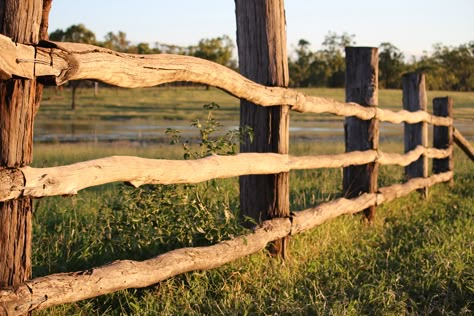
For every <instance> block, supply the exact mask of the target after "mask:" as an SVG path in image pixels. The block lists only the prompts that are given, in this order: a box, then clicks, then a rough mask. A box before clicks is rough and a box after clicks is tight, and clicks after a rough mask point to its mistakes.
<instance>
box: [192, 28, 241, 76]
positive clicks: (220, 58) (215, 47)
mask: <svg viewBox="0 0 474 316" xmlns="http://www.w3.org/2000/svg"><path fill="white" fill-rule="evenodd" d="M234 48H235V45H234V43H233V41H232V39H231V38H230V37H229V36H227V35H223V36H221V37H216V38H206V39H201V40H200V41H199V43H198V45H197V46H196V47H190V48H188V50H189V51H190V55H193V56H195V57H199V58H204V59H207V60H210V61H213V62H216V63H218V64H221V65H224V66H226V67H229V68H232V69H237V63H236V61H235V60H234V59H233V58H232V53H233V50H234Z"/></svg>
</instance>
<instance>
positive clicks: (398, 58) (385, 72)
mask: <svg viewBox="0 0 474 316" xmlns="http://www.w3.org/2000/svg"><path fill="white" fill-rule="evenodd" d="M404 58H405V56H404V55H403V53H402V52H400V50H399V49H398V48H397V47H395V46H394V45H392V44H391V43H388V42H384V43H382V44H380V46H379V86H380V87H381V88H385V89H400V88H401V82H402V74H403V72H404V71H406V66H405V62H404Z"/></svg>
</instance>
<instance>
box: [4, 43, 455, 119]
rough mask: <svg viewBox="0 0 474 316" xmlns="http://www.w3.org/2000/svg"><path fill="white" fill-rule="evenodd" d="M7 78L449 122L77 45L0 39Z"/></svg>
mask: <svg viewBox="0 0 474 316" xmlns="http://www.w3.org/2000/svg"><path fill="white" fill-rule="evenodd" d="M13 77H19V78H27V79H32V78H36V77H38V78H39V79H42V80H43V82H46V83H50V84H56V85H61V84H63V83H65V82H66V81H68V80H80V79H90V80H98V81H102V82H105V83H108V84H111V85H115V86H119V87H125V88H137V87H152V86H156V85H160V84H164V83H170V82H177V81H190V82H195V83H202V84H206V85H210V86H215V87H217V88H219V89H222V90H224V91H226V92H228V93H230V94H232V95H234V96H236V97H238V98H240V99H245V100H247V101H250V102H252V103H255V104H259V105H261V106H275V105H281V104H286V105H289V106H290V107H291V109H292V110H294V111H297V112H306V113H330V114H335V115H339V116H355V117H358V118H360V119H362V120H370V119H373V118H375V119H378V120H379V121H381V122H391V123H402V122H405V123H410V124H413V123H419V122H427V123H430V124H433V125H440V126H450V125H452V123H453V122H452V119H451V118H448V117H440V116H434V115H431V114H429V113H427V112H424V111H417V112H408V111H405V110H402V111H399V112H393V111H390V110H383V109H380V108H366V107H363V106H361V105H359V104H356V103H345V102H338V101H335V100H331V99H326V98H320V97H314V96H307V95H304V94H303V93H301V92H299V91H297V90H293V89H288V88H280V87H266V86H263V85H260V84H257V83H255V82H253V81H251V80H249V79H247V78H245V77H243V76H241V75H240V74H238V73H237V72H235V71H233V70H230V69H229V68H227V67H224V66H222V65H219V64H217V63H213V62H210V61H207V60H204V59H200V58H196V57H190V56H181V55H169V54H157V55H134V54H124V53H118V52H114V51H112V50H108V49H105V48H102V47H97V46H93V45H87V44H78V43H56V42H49V41H43V42H40V44H39V45H37V46H33V45H23V44H18V43H14V42H12V41H11V40H10V38H8V37H6V36H3V35H0V79H3V80H6V79H10V78H13Z"/></svg>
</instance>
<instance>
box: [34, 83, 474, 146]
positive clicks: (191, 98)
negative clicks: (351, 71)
mask: <svg viewBox="0 0 474 316" xmlns="http://www.w3.org/2000/svg"><path fill="white" fill-rule="evenodd" d="M302 91H303V92H304V93H306V94H308V95H315V96H321V97H327V98H332V99H336V100H339V101H344V90H343V89H322V88H318V89H302ZM428 95H429V97H430V99H429V104H431V102H432V101H431V99H432V98H433V97H438V96H446V95H449V96H451V97H452V98H453V99H454V102H455V118H456V119H457V127H458V128H459V129H460V130H462V131H463V132H469V133H470V134H469V135H470V136H474V133H473V132H472V129H471V128H470V126H471V125H473V120H474V93H460V92H446V91H433V92H429V93H428ZM70 97H71V93H70V91H68V90H65V91H63V92H62V93H61V94H56V91H55V90H54V89H46V90H45V93H44V101H43V102H42V104H41V109H40V111H39V112H38V115H37V118H36V129H35V139H36V140H38V141H49V142H55V141H63V140H66V141H77V140H79V141H101V140H103V141H109V140H141V141H151V140H153V141H157V140H162V138H163V135H164V132H165V130H166V128H168V127H173V128H177V129H180V130H181V131H182V132H183V133H189V131H190V127H189V125H190V123H189V122H190V121H191V120H193V119H198V118H200V117H201V116H202V106H203V105H204V104H207V103H210V102H215V103H217V104H219V106H220V110H219V111H218V112H216V119H217V120H218V121H219V122H221V123H222V124H223V125H224V126H226V127H229V128H230V127H233V126H236V125H238V122H239V101H238V99H236V98H234V97H232V96H230V95H228V94H227V93H225V92H223V91H220V90H218V89H214V88H211V89H210V90H206V89H205V88H198V87H157V88H148V89H132V90H130V89H128V90H127V89H120V88H102V89H100V91H99V95H98V96H97V97H94V94H93V89H79V90H78V101H77V103H78V105H77V109H76V110H75V111H72V110H70V103H71V100H70ZM379 103H380V107H382V108H386V109H391V110H400V109H401V108H402V106H401V104H402V94H401V91H400V90H381V91H380V93H379ZM290 117H291V124H290V128H292V133H291V134H292V135H293V136H294V137H299V136H303V135H304V136H306V137H311V136H313V137H318V138H320V137H334V136H335V135H336V136H338V137H339V139H341V140H342V133H343V129H342V123H341V121H342V118H340V117H337V116H334V115H325V114H323V115H313V114H301V113H292V114H291V115H290ZM384 128H385V129H386V130H387V131H386V132H387V133H390V134H400V131H401V125H394V124H386V125H384Z"/></svg>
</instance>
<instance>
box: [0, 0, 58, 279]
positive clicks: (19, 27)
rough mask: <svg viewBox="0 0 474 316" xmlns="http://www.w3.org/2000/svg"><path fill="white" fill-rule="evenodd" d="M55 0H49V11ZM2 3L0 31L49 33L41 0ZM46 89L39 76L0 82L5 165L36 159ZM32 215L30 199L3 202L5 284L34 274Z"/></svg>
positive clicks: (32, 37) (0, 151)
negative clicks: (36, 130)
mask: <svg viewBox="0 0 474 316" xmlns="http://www.w3.org/2000/svg"><path fill="white" fill-rule="evenodd" d="M50 2H51V1H50V0H45V10H48V9H49V6H48V5H47V4H50ZM0 8H1V9H0V33H2V34H4V35H6V36H9V37H11V38H12V39H13V41H15V42H18V43H25V44H36V43H38V42H39V40H40V30H41V34H47V32H44V29H45V27H46V28H47V19H46V20H45V23H44V24H42V23H41V21H42V15H43V1H42V0H37V1H27V0H0ZM45 15H46V16H47V15H48V14H47V12H46V14H45ZM45 25H46V26H45ZM41 92H42V87H41V86H40V85H38V84H37V82H36V80H23V79H12V80H7V81H0V130H1V133H0V168H11V167H22V166H25V165H28V164H29V163H31V160H32V148H33V119H34V116H35V112H36V110H37V108H38V104H39V99H40V98H41ZM31 215H32V203H31V199H29V198H22V199H18V200H13V201H8V202H3V203H0V254H1V257H0V258H1V259H0V287H7V286H16V285H18V284H20V283H22V282H23V281H25V280H26V279H28V278H29V277H31V236H32V235H31V234H32V229H31Z"/></svg>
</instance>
